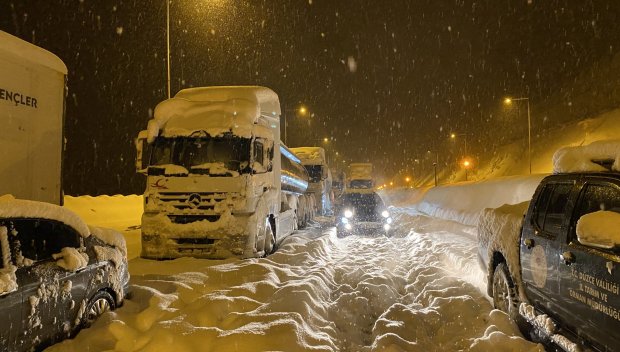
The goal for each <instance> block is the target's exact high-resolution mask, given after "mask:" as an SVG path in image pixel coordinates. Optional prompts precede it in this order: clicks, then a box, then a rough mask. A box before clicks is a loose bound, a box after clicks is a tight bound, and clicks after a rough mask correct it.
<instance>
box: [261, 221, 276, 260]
mask: <svg viewBox="0 0 620 352" xmlns="http://www.w3.org/2000/svg"><path fill="white" fill-rule="evenodd" d="M266 222H267V223H266V224H265V254H264V256H265V257H266V256H268V255H269V254H271V253H273V252H274V250H275V249H276V236H275V234H274V233H273V229H272V228H271V221H269V218H267V220H266Z"/></svg>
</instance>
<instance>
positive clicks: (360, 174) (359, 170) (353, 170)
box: [347, 163, 375, 192]
mask: <svg viewBox="0 0 620 352" xmlns="http://www.w3.org/2000/svg"><path fill="white" fill-rule="evenodd" d="M374 187H375V182H374V179H373V178H372V164H371V163H352V164H349V180H348V185H347V191H350V192H359V191H360V190H372V189H373V188H374Z"/></svg>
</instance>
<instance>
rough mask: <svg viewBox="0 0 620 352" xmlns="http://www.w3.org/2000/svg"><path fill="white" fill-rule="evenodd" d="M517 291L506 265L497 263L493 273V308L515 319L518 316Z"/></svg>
mask: <svg viewBox="0 0 620 352" xmlns="http://www.w3.org/2000/svg"><path fill="white" fill-rule="evenodd" d="M517 304H518V300H517V290H516V288H515V285H514V283H513V280H512V277H511V276H510V272H509V271H508V266H507V265H506V263H499V264H498V265H497V267H496V268H495V272H494V273H493V306H494V307H495V308H497V309H499V310H502V311H504V312H506V313H508V315H509V316H510V317H511V318H513V319H515V318H516V317H517V316H518V307H517Z"/></svg>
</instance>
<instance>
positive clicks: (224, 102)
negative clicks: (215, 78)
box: [147, 86, 281, 142]
mask: <svg viewBox="0 0 620 352" xmlns="http://www.w3.org/2000/svg"><path fill="white" fill-rule="evenodd" d="M280 113H281V112H280V100H279V98H278V95H277V94H276V93H275V92H274V91H272V90H271V89H269V88H265V87H259V86H230V87H200V88H190V89H183V90H181V91H180V92H178V93H177V94H176V95H175V96H174V98H171V99H168V100H165V101H163V102H161V103H159V104H158V105H157V107H155V116H154V118H153V119H152V120H150V121H149V123H148V127H147V130H148V140H149V142H151V141H152V140H153V139H154V138H155V137H156V136H158V135H159V133H160V130H161V131H162V135H164V136H166V137H176V136H188V135H191V134H192V133H194V132H196V131H205V132H206V133H208V134H209V135H210V136H218V135H221V134H223V133H226V132H231V131H232V132H233V133H234V134H235V135H238V136H248V137H249V136H250V135H251V133H252V129H251V128H252V125H253V124H254V123H255V122H256V120H257V119H258V118H259V117H260V116H261V115H266V116H273V117H276V116H279V115H280Z"/></svg>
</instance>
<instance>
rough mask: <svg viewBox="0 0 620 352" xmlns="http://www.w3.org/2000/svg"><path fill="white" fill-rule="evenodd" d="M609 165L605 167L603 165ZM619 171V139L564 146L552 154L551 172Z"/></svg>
mask: <svg viewBox="0 0 620 352" xmlns="http://www.w3.org/2000/svg"><path fill="white" fill-rule="evenodd" d="M608 164H609V165H611V168H607V167H605V166H604V165H608ZM600 171H616V172H617V171H620V140H601V141H596V142H592V143H590V144H589V145H584V146H575V147H564V148H560V149H558V150H557V151H556V152H555V154H553V173H554V174H558V173H569V172H600Z"/></svg>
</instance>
